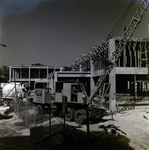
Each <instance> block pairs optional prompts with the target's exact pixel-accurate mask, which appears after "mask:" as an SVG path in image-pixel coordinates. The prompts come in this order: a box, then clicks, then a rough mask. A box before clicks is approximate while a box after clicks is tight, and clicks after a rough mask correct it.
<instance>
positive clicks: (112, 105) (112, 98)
mask: <svg viewBox="0 0 149 150" xmlns="http://www.w3.org/2000/svg"><path fill="white" fill-rule="evenodd" d="M109 83H110V84H111V87H110V91H109V110H110V111H116V74H115V69H114V68H113V70H112V71H111V73H110V74H109Z"/></svg>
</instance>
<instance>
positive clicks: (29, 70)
mask: <svg viewBox="0 0 149 150" xmlns="http://www.w3.org/2000/svg"><path fill="white" fill-rule="evenodd" d="M28 78H29V83H31V67H30V66H29V67H28Z"/></svg>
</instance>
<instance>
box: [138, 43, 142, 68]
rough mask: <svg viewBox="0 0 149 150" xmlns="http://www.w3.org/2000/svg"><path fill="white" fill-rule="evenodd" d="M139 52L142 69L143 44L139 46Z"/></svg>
mask: <svg viewBox="0 0 149 150" xmlns="http://www.w3.org/2000/svg"><path fill="white" fill-rule="evenodd" d="M139 50H140V66H139V67H141V65H142V45H141V42H140V44H139Z"/></svg>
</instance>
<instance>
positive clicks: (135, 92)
mask: <svg viewBox="0 0 149 150" xmlns="http://www.w3.org/2000/svg"><path fill="white" fill-rule="evenodd" d="M134 97H135V99H137V82H136V75H134Z"/></svg>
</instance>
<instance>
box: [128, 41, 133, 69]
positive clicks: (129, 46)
mask: <svg viewBox="0 0 149 150" xmlns="http://www.w3.org/2000/svg"><path fill="white" fill-rule="evenodd" d="M128 50H129V57H130V67H132V53H131V42H129V45H128Z"/></svg>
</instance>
